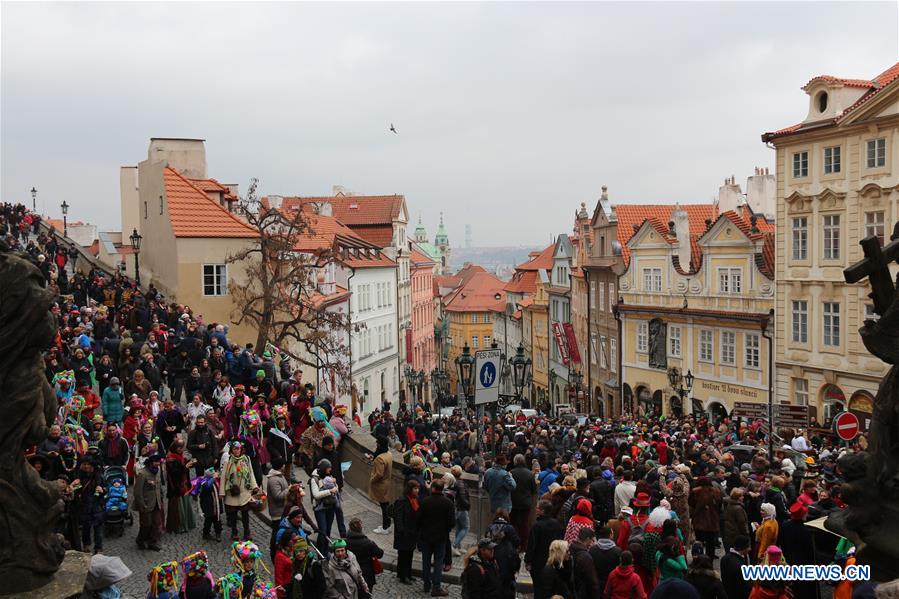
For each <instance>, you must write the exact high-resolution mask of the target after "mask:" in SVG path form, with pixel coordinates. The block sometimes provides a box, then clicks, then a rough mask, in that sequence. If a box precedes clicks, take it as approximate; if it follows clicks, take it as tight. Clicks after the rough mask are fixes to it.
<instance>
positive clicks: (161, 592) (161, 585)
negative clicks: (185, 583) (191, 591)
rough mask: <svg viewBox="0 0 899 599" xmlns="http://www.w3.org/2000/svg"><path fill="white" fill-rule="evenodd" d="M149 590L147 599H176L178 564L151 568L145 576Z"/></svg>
mask: <svg viewBox="0 0 899 599" xmlns="http://www.w3.org/2000/svg"><path fill="white" fill-rule="evenodd" d="M147 582H149V583H150V590H149V591H148V592H147V599H178V586H179V584H178V562H164V563H162V564H159V565H157V566H153V568H152V569H151V570H150V572H149V573H148V574H147Z"/></svg>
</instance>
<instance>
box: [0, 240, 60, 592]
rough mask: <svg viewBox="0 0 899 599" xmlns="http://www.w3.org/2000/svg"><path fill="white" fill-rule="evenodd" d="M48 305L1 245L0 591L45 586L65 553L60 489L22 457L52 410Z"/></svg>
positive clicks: (32, 274) (33, 275)
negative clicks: (59, 530)
mask: <svg viewBox="0 0 899 599" xmlns="http://www.w3.org/2000/svg"><path fill="white" fill-rule="evenodd" d="M52 302H53V297H52V295H51V293H50V291H48V290H47V288H46V284H45V281H44V277H43V275H42V274H41V272H40V271H39V270H38V269H37V268H36V267H35V266H34V265H32V264H31V263H30V262H28V261H27V260H26V259H24V258H22V257H20V256H19V255H16V254H15V253H13V252H11V251H10V250H9V248H8V247H7V246H6V245H5V244H2V242H0V347H2V348H3V351H2V352H0V389H2V392H3V394H2V396H0V580H2V581H3V584H2V586H0V595H2V594H9V593H24V592H26V591H29V590H33V589H36V588H38V587H40V586H42V585H44V584H45V583H47V582H48V581H49V580H50V578H51V577H52V576H53V574H54V573H55V572H56V570H57V569H58V568H59V566H60V563H61V562H62V560H63V558H64V557H65V550H64V549H63V546H62V537H60V536H59V535H57V534H55V533H54V532H53V528H54V525H55V524H56V522H57V521H58V519H59V516H60V514H61V513H62V510H63V504H62V501H61V500H60V490H59V487H58V486H57V485H56V484H55V483H50V482H47V481H43V480H41V478H40V477H39V476H38V473H37V471H36V470H34V468H32V467H31V466H30V465H29V464H28V463H27V462H26V461H25V449H26V448H28V447H31V446H33V445H35V444H37V443H40V442H41V441H42V440H44V439H45V438H46V437H47V427H48V425H49V424H50V423H51V422H52V420H53V415H54V412H55V409H56V397H55V395H54V393H53V389H51V387H50V384H49V383H48V382H47V378H46V376H45V375H44V364H43V360H42V356H41V354H42V352H43V351H44V350H45V349H46V348H47V347H48V346H49V345H50V344H51V343H52V342H53V339H54V338H55V337H56V333H57V330H56V328H57V327H56V322H55V320H54V318H53V314H52V313H51V312H50V307H51V304H52Z"/></svg>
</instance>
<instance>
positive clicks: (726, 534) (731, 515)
mask: <svg viewBox="0 0 899 599" xmlns="http://www.w3.org/2000/svg"><path fill="white" fill-rule="evenodd" d="M740 535H744V536H747V537H748V536H749V535H750V531H749V519H748V518H747V516H746V509H745V508H744V507H743V502H741V501H734V500H733V499H731V498H730V497H725V498H724V530H722V531H721V537H722V538H723V540H724V546H725V547H731V546H732V545H733V544H734V539H736V538H737V537H738V536H740Z"/></svg>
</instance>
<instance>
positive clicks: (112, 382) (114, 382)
mask: <svg viewBox="0 0 899 599" xmlns="http://www.w3.org/2000/svg"><path fill="white" fill-rule="evenodd" d="M109 384H110V385H118V384H120V381H119V377H117V376H114V377H112V378H111V379H109Z"/></svg>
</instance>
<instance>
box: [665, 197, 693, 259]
mask: <svg viewBox="0 0 899 599" xmlns="http://www.w3.org/2000/svg"><path fill="white" fill-rule="evenodd" d="M671 221H672V223H669V227H670V226H671V224H673V225H674V233H675V235H676V236H677V257H678V260H680V265H681V268H682V269H683V270H689V269H690V216H689V215H688V214H687V211H686V210H684V209H683V208H681V207H680V206H679V205H678V206H677V207H676V208H675V209H674V212H672V213H671Z"/></svg>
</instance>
